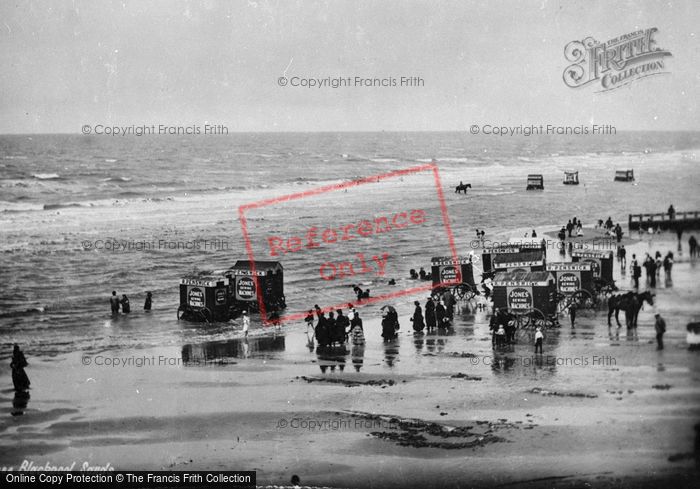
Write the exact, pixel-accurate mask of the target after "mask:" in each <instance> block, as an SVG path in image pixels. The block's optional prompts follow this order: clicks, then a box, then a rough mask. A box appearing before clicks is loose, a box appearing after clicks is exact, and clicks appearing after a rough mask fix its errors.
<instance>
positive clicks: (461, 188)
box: [455, 182, 472, 195]
mask: <svg viewBox="0 0 700 489" xmlns="http://www.w3.org/2000/svg"><path fill="white" fill-rule="evenodd" d="M468 188H472V184H471V183H462V182H459V185H457V186H456V187H455V193H456V194H458V193H460V192H464V195H467V189H468Z"/></svg>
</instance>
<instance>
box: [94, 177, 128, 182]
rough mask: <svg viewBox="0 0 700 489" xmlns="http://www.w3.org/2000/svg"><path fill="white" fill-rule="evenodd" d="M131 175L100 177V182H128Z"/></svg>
mask: <svg viewBox="0 0 700 489" xmlns="http://www.w3.org/2000/svg"><path fill="white" fill-rule="evenodd" d="M131 180H133V179H132V178H131V177H107V178H102V179H100V182H130V181H131Z"/></svg>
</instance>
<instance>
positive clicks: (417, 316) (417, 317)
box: [411, 301, 425, 333]
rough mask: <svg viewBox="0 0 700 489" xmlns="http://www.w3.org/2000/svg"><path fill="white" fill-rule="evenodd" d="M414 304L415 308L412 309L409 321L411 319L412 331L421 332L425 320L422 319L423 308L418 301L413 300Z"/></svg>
mask: <svg viewBox="0 0 700 489" xmlns="http://www.w3.org/2000/svg"><path fill="white" fill-rule="evenodd" d="M414 304H415V306H416V309H415V310H414V311H413V317H412V318H411V321H413V331H415V332H416V333H421V332H422V331H423V328H425V322H424V321H423V310H422V309H421V307H420V302H418V301H415V302H414Z"/></svg>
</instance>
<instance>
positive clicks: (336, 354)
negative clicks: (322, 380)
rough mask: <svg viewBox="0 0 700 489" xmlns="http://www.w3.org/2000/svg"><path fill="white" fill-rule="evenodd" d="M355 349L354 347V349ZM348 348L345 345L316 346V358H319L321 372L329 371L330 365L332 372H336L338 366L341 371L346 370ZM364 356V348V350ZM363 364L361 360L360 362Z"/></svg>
mask: <svg viewBox="0 0 700 489" xmlns="http://www.w3.org/2000/svg"><path fill="white" fill-rule="evenodd" d="M353 350H354V349H353ZM347 355H348V350H347V348H345V345H341V346H320V345H319V346H318V347H317V348H316V358H317V359H318V366H319V368H320V369H321V372H323V373H324V374H325V373H326V372H327V371H328V368H329V367H330V371H331V372H335V369H336V367H337V368H338V370H340V371H341V372H342V371H344V370H345V363H346V361H347V358H346V357H347ZM362 355H363V356H364V348H363V351H362ZM353 364H355V359H354V353H353ZM360 364H361V362H360ZM355 368H357V366H356V367H355Z"/></svg>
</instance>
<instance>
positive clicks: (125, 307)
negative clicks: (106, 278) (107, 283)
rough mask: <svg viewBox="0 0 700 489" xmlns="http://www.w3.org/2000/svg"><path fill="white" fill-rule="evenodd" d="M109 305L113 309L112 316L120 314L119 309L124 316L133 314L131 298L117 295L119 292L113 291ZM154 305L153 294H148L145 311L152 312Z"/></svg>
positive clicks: (144, 305)
mask: <svg viewBox="0 0 700 489" xmlns="http://www.w3.org/2000/svg"><path fill="white" fill-rule="evenodd" d="M109 304H110V307H111V309H112V315H113V316H116V315H118V314H119V308H121V312H122V313H123V314H129V313H130V312H131V304H130V302H129V298H128V297H127V296H126V294H122V296H121V297H119V296H118V295H117V291H116V290H113V291H112V296H111V297H110V298H109ZM152 305H153V294H152V293H151V292H146V300H145V301H144V303H143V310H144V311H150V310H151V306H152Z"/></svg>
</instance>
